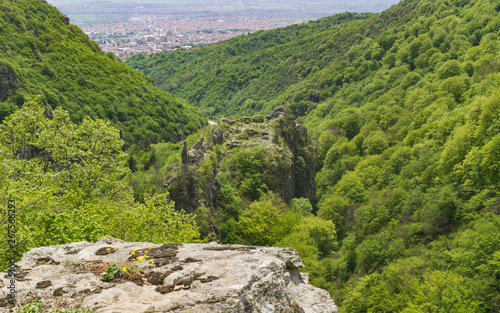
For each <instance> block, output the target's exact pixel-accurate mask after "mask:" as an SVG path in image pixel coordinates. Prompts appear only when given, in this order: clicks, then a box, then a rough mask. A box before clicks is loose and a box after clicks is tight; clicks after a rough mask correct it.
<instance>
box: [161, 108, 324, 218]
mask: <svg viewBox="0 0 500 313" xmlns="http://www.w3.org/2000/svg"><path fill="white" fill-rule="evenodd" d="M206 132H208V136H206V137H203V135H202V137H201V138H200V140H199V141H197V142H196V143H195V144H193V145H192V146H191V147H187V145H186V144H185V146H184V149H183V152H182V158H181V159H182V166H181V164H176V165H173V166H172V167H171V169H173V170H172V171H170V173H169V175H170V176H169V177H168V178H167V179H166V181H167V184H166V187H167V189H168V191H169V193H170V197H171V198H172V200H174V202H175V206H176V208H177V209H183V210H185V211H186V212H188V213H194V212H195V211H196V209H197V208H198V207H200V206H205V207H207V208H216V207H217V206H218V205H219V203H218V201H219V200H220V199H219V198H220V197H218V196H219V191H220V187H221V186H220V185H219V184H218V183H219V182H218V180H217V176H218V175H219V172H220V170H221V167H224V166H222V164H223V163H227V162H226V160H227V159H229V158H230V157H231V155H232V153H233V152H234V151H249V150H250V149H252V148H255V147H265V149H266V150H267V151H268V155H267V159H266V160H265V162H263V164H262V166H261V167H262V168H261V171H262V172H261V174H262V181H261V183H263V184H265V185H266V187H267V189H268V190H270V191H273V192H274V193H276V194H279V196H280V197H281V198H282V199H283V200H284V201H285V202H289V201H290V200H291V199H293V198H301V197H304V198H308V199H309V200H310V201H311V203H315V201H316V182H315V175H316V163H317V160H316V151H315V147H314V146H313V143H312V141H311V139H310V138H309V136H308V134H307V129H306V128H305V127H304V126H302V125H299V124H296V122H295V120H294V119H293V118H292V117H290V116H285V114H284V113H283V112H281V111H278V112H274V113H273V114H270V115H268V116H266V117H265V118H264V117H262V116H252V117H242V118H239V119H237V120H230V119H226V118H221V119H220V120H219V122H218V124H216V125H210V126H208V127H207V128H206ZM217 145H220V146H219V147H220V150H219V151H220V155H219V156H217V157H213V158H212V160H211V161H210V162H211V163H212V164H213V165H212V168H213V170H212V172H211V173H210V174H206V178H205V180H204V181H202V180H200V177H199V176H200V175H199V169H200V167H201V166H203V163H204V162H208V160H207V159H208V158H210V152H211V151H213V150H214V149H215V147H216V146H217ZM236 176H237V175H236ZM243 176H244V175H242V177H240V178H241V179H240V180H243V179H244V178H245V177H243ZM240 184H241V181H238V182H236V181H233V187H234V188H239V185H240Z"/></svg>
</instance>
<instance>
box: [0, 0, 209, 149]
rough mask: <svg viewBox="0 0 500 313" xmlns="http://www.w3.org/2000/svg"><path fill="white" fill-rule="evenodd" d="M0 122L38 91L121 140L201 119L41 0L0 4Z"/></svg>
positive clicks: (183, 131)
mask: <svg viewBox="0 0 500 313" xmlns="http://www.w3.org/2000/svg"><path fill="white" fill-rule="evenodd" d="M0 42H1V44H0V84H1V87H2V88H1V89H2V92H1V93H0V120H2V119H3V118H5V117H6V116H7V115H9V114H10V113H11V112H13V111H14V110H15V109H16V108H17V107H19V106H21V105H22V104H23V103H24V102H25V101H27V100H29V99H32V98H33V97H35V96H37V95H39V96H40V101H41V102H42V103H43V104H44V105H45V106H46V110H47V114H49V115H50V111H51V110H52V109H54V108H56V107H58V106H60V107H62V108H63V109H65V110H68V111H69V113H70V116H71V118H72V120H73V121H74V122H79V121H81V120H82V119H83V118H84V117H85V116H90V117H91V118H102V119H107V120H110V121H111V122H112V124H113V125H114V126H115V127H116V128H118V129H119V130H120V132H121V137H122V138H123V139H124V140H125V141H126V143H127V145H130V144H132V143H139V142H142V141H145V140H146V141H150V142H156V141H162V140H164V141H175V140H178V139H180V138H183V137H184V136H186V135H188V134H189V133H191V132H193V131H196V130H197V129H198V128H200V127H201V126H203V125H206V123H207V122H206V119H204V118H201V117H200V116H199V115H198V113H197V112H196V110H195V109H194V108H193V107H192V106H190V105H187V104H186V103H185V102H183V101H182V100H180V99H179V98H177V97H175V96H172V95H170V94H168V93H166V92H164V91H162V90H160V89H159V88H157V87H155V86H154V83H153V82H152V80H151V79H149V78H147V77H145V76H144V75H142V74H140V73H138V72H136V71H134V70H132V69H130V68H128V67H127V66H125V65H124V64H123V63H122V62H120V61H119V60H115V58H114V56H113V55H112V54H105V53H103V52H102V51H101V49H100V48H99V46H98V45H97V44H96V43H94V42H92V41H90V40H89V39H88V37H87V36H86V35H85V34H84V33H83V32H82V31H81V30H80V29H79V28H78V27H76V26H75V25H72V24H70V23H69V19H68V18H67V17H66V16H64V15H62V14H61V13H60V12H59V11H58V10H57V9H56V8H54V7H53V6H51V5H49V4H47V3H46V2H45V1H37V0H15V1H14V0H3V1H2V2H0Z"/></svg>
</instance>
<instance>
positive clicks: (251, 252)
mask: <svg viewBox="0 0 500 313" xmlns="http://www.w3.org/2000/svg"><path fill="white" fill-rule="evenodd" d="M132 252H133V253H132ZM138 257H139V258H140V257H142V259H141V260H140V261H138V260H137V258H138ZM114 264H116V266H115V267H117V268H118V271H117V272H116V273H115V275H114V276H113V278H112V279H109V277H107V278H105V277H104V276H103V274H102V271H103V269H105V268H106V269H109V268H111V266H112V265H114ZM17 265H18V266H19V267H20V268H19V269H18V271H19V273H22V275H19V276H18V279H17V281H16V295H17V299H23V301H29V300H30V299H35V298H37V299H40V300H41V301H42V302H43V303H44V304H45V306H46V307H52V308H70V307H79V306H81V307H82V308H85V309H91V310H94V311H95V312H96V313H111V312H114V313H117V312H123V313H125V312H127V313H128V312H130V313H132V312H133V313H146V312H148V313H152V312H179V313H180V312H191V313H206V312H263V313H275V312H304V313H316V312H317V313H334V312H337V307H336V306H335V304H334V302H333V300H332V299H331V298H330V296H329V294H328V292H327V291H325V290H322V289H319V288H315V287H313V286H311V285H309V284H308V283H307V281H306V275H303V274H301V273H300V272H299V268H300V267H302V262H301V260H300V257H299V255H298V254H297V252H296V251H295V250H293V249H290V248H268V247H250V246H238V245H219V244H216V243H211V244H151V243H141V242H136V243H133V242H124V241H122V240H118V239H114V238H111V237H106V238H101V239H100V240H99V241H98V242H97V243H94V244H92V243H88V242H77V243H70V244H65V245H59V246H51V247H42V248H36V249H32V250H31V251H29V252H27V253H25V254H24V255H23V257H22V260H21V261H20V262H18V263H17ZM123 268H125V271H123ZM127 269H128V270H127ZM132 272H133V273H132ZM0 277H1V280H0V286H2V287H1V292H0V297H2V298H5V297H6V295H7V293H8V292H9V291H8V289H7V286H8V284H9V280H8V279H9V278H8V277H7V275H6V274H5V273H0ZM0 303H3V302H0ZM9 309H10V308H9V307H8V306H4V307H0V311H2V312H8V311H9Z"/></svg>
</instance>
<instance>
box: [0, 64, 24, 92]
mask: <svg viewBox="0 0 500 313" xmlns="http://www.w3.org/2000/svg"><path fill="white" fill-rule="evenodd" d="M21 87H23V84H22V83H21V82H20V81H19V80H18V79H17V78H15V77H14V74H13V73H12V71H11V69H10V68H9V67H8V66H7V65H0V100H2V101H4V100H5V99H7V98H8V97H10V96H12V94H13V93H14V92H15V91H16V90H17V89H19V88H21Z"/></svg>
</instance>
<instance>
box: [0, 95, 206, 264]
mask: <svg viewBox="0 0 500 313" xmlns="http://www.w3.org/2000/svg"><path fill="white" fill-rule="evenodd" d="M122 145H123V141H122V140H121V139H120V136H119V131H118V130H116V129H114V128H113V127H112V126H110V123H109V122H105V121H103V120H95V121H94V120H90V119H85V120H84V121H83V122H82V123H81V124H80V125H78V126H77V125H75V124H74V123H72V122H71V121H70V118H69V115H68V113H67V112H66V111H64V110H61V109H56V110H54V112H53V118H52V119H48V118H47V117H46V116H45V115H44V108H43V107H42V106H41V105H40V104H39V103H37V102H28V103H26V104H25V105H24V106H23V107H22V108H20V109H19V110H17V111H16V112H14V113H13V114H11V115H9V116H8V117H7V118H6V119H5V120H4V121H3V123H2V124H0V173H1V176H0V190H2V193H1V194H0V204H1V206H2V207H3V208H5V210H2V218H1V219H0V221H1V223H0V229H1V234H2V238H4V239H5V238H6V236H7V234H8V232H7V228H8V227H9V224H8V223H7V219H6V218H5V217H6V216H7V210H6V209H7V204H8V202H9V201H11V200H14V201H15V205H14V206H15V210H16V214H15V219H14V222H15V224H14V225H15V228H16V236H17V237H16V240H17V242H18V243H19V246H18V247H17V248H16V250H15V251H16V252H17V257H19V256H20V255H21V254H22V253H23V252H25V251H26V250H28V249H30V248H33V247H38V246H48V245H54V244H63V243H68V242H74V241H82V240H86V241H89V242H95V241H96V240H97V239H98V238H100V237H103V236H105V235H111V236H115V237H117V238H123V239H125V240H130V241H150V242H165V241H176V242H192V241H195V240H196V239H197V238H198V237H199V233H198V228H197V227H196V225H195V222H194V217H193V216H191V215H186V214H185V213H183V212H178V211H175V210H174V209H173V206H174V204H173V203H168V202H167V200H166V197H167V195H156V196H154V197H152V198H151V199H149V200H148V201H146V204H140V203H134V201H133V195H132V190H131V189H130V188H129V187H128V185H127V183H126V182H125V181H124V180H123V178H124V177H125V175H127V173H128V172H129V169H128V168H127V166H126V163H125V159H126V155H125V154H124V153H123V152H122ZM11 227H12V226H11ZM2 242H3V243H7V240H2ZM0 249H1V251H2V252H5V251H6V250H7V249H8V247H7V246H4V245H3V246H2V247H1V248H0ZM5 257H6V255H5V254H2V262H5V260H6V259H5ZM4 266H5V264H2V267H4Z"/></svg>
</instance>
